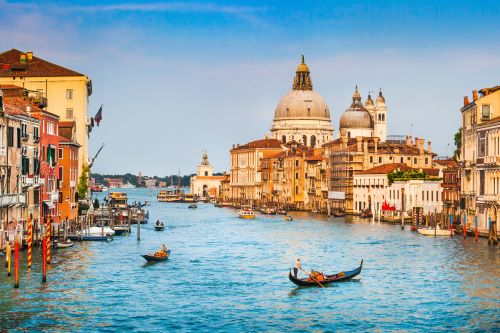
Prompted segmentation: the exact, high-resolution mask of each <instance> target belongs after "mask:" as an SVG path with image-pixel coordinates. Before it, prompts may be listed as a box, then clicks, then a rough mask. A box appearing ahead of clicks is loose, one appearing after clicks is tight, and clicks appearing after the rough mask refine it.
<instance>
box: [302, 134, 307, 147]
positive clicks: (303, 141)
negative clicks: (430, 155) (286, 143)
mask: <svg viewBox="0 0 500 333" xmlns="http://www.w3.org/2000/svg"><path fill="white" fill-rule="evenodd" d="M302 143H303V144H304V146H307V136H305V135H303V136H302Z"/></svg>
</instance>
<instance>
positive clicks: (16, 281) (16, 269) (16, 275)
mask: <svg viewBox="0 0 500 333" xmlns="http://www.w3.org/2000/svg"><path fill="white" fill-rule="evenodd" d="M14 288H19V241H18V240H17V239H15V240H14Z"/></svg>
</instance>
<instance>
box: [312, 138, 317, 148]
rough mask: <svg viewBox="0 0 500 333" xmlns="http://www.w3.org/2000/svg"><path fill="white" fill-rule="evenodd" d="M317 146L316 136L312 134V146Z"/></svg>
mask: <svg viewBox="0 0 500 333" xmlns="http://www.w3.org/2000/svg"><path fill="white" fill-rule="evenodd" d="M315 146H316V136H314V135H311V147H313V148H314V147H315Z"/></svg>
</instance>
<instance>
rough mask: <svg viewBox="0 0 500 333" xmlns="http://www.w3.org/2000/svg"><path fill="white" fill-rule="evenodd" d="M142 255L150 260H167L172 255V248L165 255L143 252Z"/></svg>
mask: <svg viewBox="0 0 500 333" xmlns="http://www.w3.org/2000/svg"><path fill="white" fill-rule="evenodd" d="M142 257H143V258H144V259H146V261H148V262H158V261H165V260H167V259H168V258H169V257H170V250H168V251H167V255H166V256H165V257H157V256H154V255H151V254H143V255H142Z"/></svg>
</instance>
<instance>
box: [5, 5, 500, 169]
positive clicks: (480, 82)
mask: <svg viewBox="0 0 500 333" xmlns="http://www.w3.org/2000/svg"><path fill="white" fill-rule="evenodd" d="M499 17H500V5H499V4H498V2H497V1H460V0H454V1H447V0H440V1H425V0H421V1H391V0H372V1H357V0H346V1H312V0H311V1H293V0H288V1H245V2H238V1H210V2H202V1H196V2H191V1H132V2H129V1H127V0H117V1H106V2H100V1H91V0H90V1H89V0H86V1H43V0H42V1H33V2H30V1H6V0H0V46H1V47H0V51H5V50H9V49H11V48H17V49H19V50H23V51H33V52H34V54H35V56H38V57H40V58H43V59H45V60H48V61H51V62H54V63H57V64H59V65H62V66H64V67H67V68H70V69H73V70H76V71H78V72H80V73H83V74H85V75H87V76H88V77H89V78H91V79H92V82H93V94H92V96H91V97H90V100H89V103H90V104H89V116H93V115H94V114H95V113H96V112H97V110H98V108H99V106H100V105H101V104H103V105H104V107H103V121H102V123H101V126H100V127H96V128H94V130H93V132H92V133H91V136H90V147H89V154H90V155H92V154H93V153H95V152H96V151H97V149H98V148H99V147H100V145H101V144H102V143H105V145H106V146H105V148H104V149H103V151H102V152H101V155H100V156H99V157H98V158H97V159H96V161H95V164H94V167H93V172H99V173H106V174H118V173H126V172H131V173H134V174H137V173H138V172H139V171H142V172H143V173H144V174H145V175H150V176H154V175H157V176H164V175H170V174H177V173H178V172H180V173H181V174H189V173H194V172H195V170H196V165H198V164H199V162H200V161H201V155H202V150H203V149H206V151H207V153H208V156H209V159H210V162H211V164H212V165H213V166H214V169H215V171H227V170H228V169H229V150H230V149H231V147H232V145H233V144H238V143H240V144H243V143H246V142H248V141H251V140H256V139H261V138H264V137H265V135H268V134H269V133H270V132H269V130H270V128H271V125H272V120H273V116H274V110H275V108H276V105H277V104H278V102H279V101H280V99H281V98H282V97H283V96H284V95H285V94H286V93H287V92H288V91H290V90H291V85H292V80H293V77H294V74H295V69H296V66H297V64H298V63H299V62H300V56H301V54H304V56H305V60H306V63H307V64H308V66H309V68H310V70H311V77H312V81H313V86H314V90H316V91H317V92H318V93H319V94H321V95H322V96H323V98H324V99H325V101H326V103H327V104H328V106H329V108H330V114H331V117H332V122H333V126H334V128H335V136H336V135H338V122H339V119H340V116H341V115H342V113H343V112H344V111H345V110H346V109H347V108H348V107H349V105H350V103H351V97H352V94H353V91H354V86H355V85H356V84H357V85H358V87H359V90H360V93H361V95H362V98H363V100H364V99H365V98H366V95H367V94H368V92H369V91H372V92H375V94H376V92H378V90H379V89H382V91H383V93H384V96H385V98H386V103H387V106H388V108H389V109H388V133H389V134H395V135H412V136H418V137H423V138H425V139H426V140H430V141H432V149H433V151H435V152H436V153H437V154H439V155H451V154H452V151H453V150H454V148H453V135H454V133H455V132H457V129H458V128H459V127H460V122H461V118H460V112H459V109H460V107H461V106H462V103H463V96H465V95H469V96H471V94H472V90H474V89H481V88H484V87H489V86H495V85H498V84H500V19H499ZM372 95H373V94H372Z"/></svg>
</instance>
